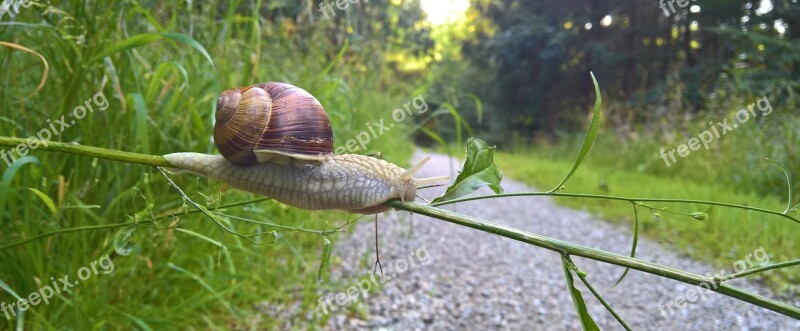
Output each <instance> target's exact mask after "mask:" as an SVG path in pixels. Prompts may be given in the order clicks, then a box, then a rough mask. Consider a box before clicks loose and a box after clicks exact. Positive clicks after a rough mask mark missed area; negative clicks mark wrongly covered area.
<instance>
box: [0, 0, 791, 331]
mask: <svg viewBox="0 0 800 331" xmlns="http://www.w3.org/2000/svg"><path fill="white" fill-rule="evenodd" d="M331 4H332V7H333V10H332V11H329V12H328V14H329V15H328V16H327V17H326V15H325V14H324V12H323V10H321V9H320V8H321V5H322V8H325V6H328V5H331ZM462 5H463V6H462ZM467 5H468V6H467ZM455 7H458V8H461V10H462V11H463V12H460V13H459V15H457V16H456V17H454V18H453V19H452V20H450V21H447V22H446V23H442V22H440V21H435V20H434V19H433V18H434V16H437V17H439V16H441V15H440V14H441V11H444V10H451V9H453V8H455ZM329 8H330V7H329ZM665 8H667V10H668V12H666V14H668V15H666V14H665V11H664V9H662V8H660V7H659V2H657V1H649V0H648V1H644V0H630V1H610V0H601V1H597V0H582V1H579V0H567V1H549V2H548V1H520V0H471V1H466V0H465V1H439V0H425V1H420V0H385V1H381V0H370V1H368V2H367V1H361V2H359V3H356V4H351V5H350V7H348V8H347V9H345V10H340V9H338V8H336V1H334V0H328V1H311V0H305V1H285V0H280V1H279V0H275V1H269V0H265V1H176V2H172V3H170V2H162V1H134V0H124V1H97V2H85V1H60V2H51V1H34V2H32V6H31V7H30V8H20V10H19V13H18V14H16V15H10V14H9V13H8V12H7V13H5V15H3V16H1V17H0V41H4V42H8V43H13V44H17V45H21V46H24V47H27V48H30V49H31V50H33V51H35V52H38V53H40V54H41V55H42V56H43V57H44V58H45V59H46V60H47V63H48V68H49V69H48V70H47V79H46V82H45V85H44V88H43V89H42V90H37V88H36V86H37V85H38V84H39V82H40V80H41V78H42V77H41V75H42V71H43V70H44V66H43V64H42V62H41V60H40V59H39V58H37V57H36V56H35V55H32V54H30V53H26V52H21V51H19V50H16V49H12V48H9V47H2V46H0V63H2V66H1V67H0V68H2V71H1V72H0V86H2V87H0V134H2V135H9V136H19V137H28V136H32V135H34V134H35V133H36V132H37V131H38V130H40V129H42V128H44V127H46V125H47V123H48V122H47V121H48V120H51V121H52V120H55V119H58V118H59V117H60V116H61V115H65V114H68V113H70V112H71V111H72V109H73V107H75V106H76V105H79V104H82V103H83V102H84V100H86V99H88V98H89V97H91V96H93V95H94V94H95V93H97V92H99V91H102V92H103V93H104V94H105V95H106V96H107V97H108V99H109V101H110V107H109V109H108V110H106V111H103V112H95V113H93V114H91V115H90V116H88V117H87V118H85V119H83V120H81V121H79V122H77V124H75V125H73V126H71V127H70V128H68V129H67V130H66V131H65V132H63V133H61V134H60V135H58V136H57V137H55V138H54V139H55V140H59V141H74V142H78V143H81V144H86V145H92V146H99V147H105V148H113V149H119V150H125V151H132V152H141V153H152V154H165V153H170V152H176V151H198V152H209V153H215V152H216V151H215V150H214V147H213V144H212V141H211V139H210V136H211V128H212V123H213V119H212V118H213V107H214V104H215V101H216V97H217V95H218V93H219V92H220V91H221V90H222V89H226V88H230V87H234V86H243V85H249V84H253V83H257V82H263V81H284V82H289V83H292V84H295V85H298V86H301V87H303V88H304V89H306V90H308V91H309V92H311V93H312V94H314V95H315V96H316V97H317V98H318V99H319V100H320V102H321V103H322V105H323V106H324V107H325V108H326V110H327V111H328V113H329V116H330V117H331V120H332V122H333V126H334V132H335V143H336V145H337V146H340V145H342V144H343V143H344V142H345V141H347V140H348V139H350V138H352V137H354V136H355V134H356V133H357V132H359V131H361V130H363V129H364V128H365V123H371V122H375V121H379V120H380V119H387V120H388V119H390V116H391V112H392V110H393V109H396V108H400V107H401V106H402V105H403V104H404V103H405V102H407V101H410V100H411V99H412V98H413V97H414V96H416V95H423V96H424V97H425V100H426V101H427V103H428V104H429V106H430V109H431V111H429V112H428V113H426V114H424V115H422V116H416V117H414V121H413V123H412V121H407V122H404V123H402V124H403V125H402V126H401V128H398V129H393V130H391V131H389V132H388V133H386V134H384V135H382V136H380V137H378V138H377V139H376V140H374V141H373V142H371V143H370V144H369V145H368V148H367V150H365V151H361V152H360V153H363V154H369V153H374V152H382V153H383V157H384V158H385V159H388V160H390V161H393V162H397V163H399V164H401V165H407V161H408V158H409V156H410V154H411V153H412V151H413V149H414V146H413V144H411V143H410V142H412V141H413V142H416V143H417V144H418V145H421V146H430V147H436V148H445V149H448V150H455V149H450V146H451V145H452V146H460V144H462V143H463V141H464V140H465V139H466V137H467V136H469V135H474V136H477V137H480V138H481V139H484V140H487V141H489V142H491V143H493V144H496V145H497V146H498V148H499V149H500V150H502V151H504V152H505V153H501V154H500V155H499V156H498V162H499V163H500V165H501V166H502V167H501V169H503V170H504V171H505V172H506V173H508V174H510V175H511V176H512V177H513V178H516V179H520V180H524V181H526V182H528V183H530V184H534V185H537V186H540V187H549V185H553V184H554V182H553V181H554V180H557V179H559V177H560V176H561V175H562V174H563V171H565V170H566V169H568V168H569V166H570V164H571V163H570V162H571V161H572V160H573V158H574V153H575V152H576V150H577V148H578V147H577V146H579V145H580V141H581V140H582V139H583V138H582V133H583V132H584V130H585V124H586V123H587V122H588V121H587V116H588V114H589V111H590V109H591V105H592V104H593V102H594V94H593V89H592V87H591V80H590V79H589V74H588V73H589V71H592V72H594V74H595V75H596V76H597V77H598V80H599V81H600V86H601V88H602V91H603V96H604V111H605V116H606V117H605V118H604V129H603V130H602V131H601V135H600V136H599V138H598V139H599V140H598V142H597V144H596V145H595V149H594V152H593V153H592V154H591V155H590V157H589V159H588V160H587V162H586V163H585V165H584V166H583V168H582V169H581V170H580V171H579V173H578V174H577V175H576V177H575V179H573V181H572V182H571V183H570V186H569V187H568V189H570V190H572V191H582V192H591V193H602V194H620V195H636V196H649V197H683V198H698V199H699V198H703V199H708V200H722V201H725V202H731V203H739V204H749V205H758V206H765V207H770V208H773V207H774V208H775V209H779V208H783V207H781V206H785V204H786V202H785V201H786V199H788V198H789V194H788V192H787V189H786V182H785V180H784V178H783V174H782V173H781V172H780V171H778V170H777V169H776V168H775V167H774V166H773V165H770V164H769V163H768V162H764V161H763V158H764V157H770V158H773V159H775V160H777V161H778V162H780V163H781V164H783V165H785V166H786V167H787V168H789V169H790V170H793V171H797V170H798V169H800V154H798V153H797V146H800V116H798V111H797V105H798V97H797V88H798V82H799V81H800V52H798V47H800V46H798V45H800V44H798V42H797V39H798V37H800V5H798V4H797V3H796V2H795V1H791V0H771V1H769V0H764V1H722V0H716V1H715V0H705V1H702V2H690V5H689V6H687V7H685V8H680V7H679V6H678V5H677V3H674V8H675V11H674V12H672V11H670V10H669V7H668V6H667V7H665ZM763 96H766V97H768V99H769V100H770V103H771V105H772V106H773V108H774V112H773V113H772V114H770V115H769V116H768V117H759V118H757V119H751V121H750V122H748V123H747V124H746V125H742V126H741V127H740V128H738V129H737V130H736V131H734V132H732V133H729V134H728V135H726V136H724V137H722V138H721V139H718V140H717V141H714V142H713V143H712V144H711V149H710V150H708V151H706V150H700V151H697V152H694V153H692V154H691V155H690V156H689V157H686V158H681V159H679V161H678V163H677V164H676V165H673V166H672V167H666V166H665V164H664V163H663V161H662V160H661V159H660V158H659V151H660V150H661V149H662V148H665V149H672V148H676V147H677V145H679V144H682V143H686V142H687V140H688V139H689V138H692V137H696V136H697V135H698V134H699V133H700V132H701V131H703V130H705V129H706V128H707V123H708V122H709V121H713V122H718V121H722V120H723V119H725V118H731V116H732V114H734V113H735V112H736V111H738V110H739V109H741V108H744V107H746V106H747V105H749V104H752V103H753V102H755V101H756V100H757V99H758V98H761V97H763ZM0 165H1V166H2V167H3V175H2V177H0V217H1V218H0V246H5V245H9V244H12V243H15V242H19V241H21V240H25V239H28V238H32V237H35V236H38V235H42V234H46V233H49V232H52V231H62V230H64V229H70V228H75V227H82V226H93V225H105V224H114V223H119V222H128V221H134V220H137V221H145V220H153V219H158V220H159V221H158V222H157V223H156V224H157V226H155V227H147V226H144V225H140V226H138V227H137V228H136V231H135V232H134V242H135V243H136V245H137V246H136V247H137V248H136V249H135V250H134V252H133V253H132V254H131V255H129V256H126V257H122V256H117V255H115V254H114V253H113V247H112V246H113V245H112V243H113V239H114V236H115V234H116V229H108V230H102V231H82V232H73V233H65V234H60V235H57V236H51V237H47V238H45V239H43V240H38V241H33V242H30V243H27V244H25V245H22V246H15V247H11V248H3V249H0V261H2V263H0V281H2V284H5V285H6V287H7V288H9V289H12V290H13V291H14V292H16V293H18V294H19V295H26V294H27V293H30V292H32V291H34V290H36V289H38V288H39V287H40V286H41V285H42V280H46V279H47V278H49V277H50V276H54V277H58V276H60V275H64V274H70V275H74V274H75V272H76V271H77V270H78V269H79V268H80V267H81V266H84V265H86V264H87V263H88V262H90V261H94V260H96V259H97V258H99V257H100V256H102V255H104V254H112V256H114V262H115V267H116V271H115V272H114V273H113V274H111V275H105V276H103V275H101V276H98V277H96V278H93V279H91V280H89V281H88V282H87V283H89V284H86V285H81V286H80V287H79V288H77V289H76V290H74V291H73V293H72V294H70V295H69V296H63V297H61V298H60V299H59V301H58V302H54V303H51V304H49V305H39V306H37V307H35V308H34V309H32V310H29V311H27V312H25V314H24V317H23V318H17V319H15V320H11V321H6V320H5V319H4V318H0V328H3V329H12V328H14V327H15V326H19V325H21V324H22V325H23V326H27V327H31V328H33V329H60V328H69V329H92V328H97V329H105V328H109V329H129V328H141V329H163V328H167V327H170V326H176V325H177V326H181V327H183V328H202V329H206V328H211V329H227V328H230V327H235V328H250V327H253V328H264V329H268V328H280V327H285V326H287V325H294V326H295V327H301V328H305V327H311V326H313V325H318V324H319V323H324V322H325V319H326V318H327V317H325V316H322V317H319V316H317V317H315V316H314V315H313V314H312V312H313V309H314V308H315V305H316V299H317V298H318V296H319V295H320V294H321V293H327V292H326V291H330V290H331V289H337V288H339V287H337V284H336V282H337V280H332V281H331V282H327V283H322V284H320V283H318V281H317V267H318V266H319V255H320V251H321V250H322V246H323V244H324V240H323V238H322V237H321V236H320V235H319V234H317V233H309V232H304V231H301V230H298V229H299V228H300V227H302V228H310V229H331V228H333V227H335V226H339V225H342V224H344V222H345V221H346V220H347V219H348V216H347V215H345V214H343V213H311V212H304V211H299V210H296V209H293V208H287V207H285V206H283V205H280V204H277V203H273V202H269V201H267V202H258V203H254V204H248V205H246V206H237V207H231V208H227V209H224V210H221V211H220V212H221V213H223V216H224V217H225V219H226V220H227V221H228V222H229V224H228V225H229V226H230V227H231V228H233V229H235V230H237V231H239V232H241V233H245V234H253V233H264V234H263V235H261V236H256V237H254V238H255V239H256V240H257V241H259V242H261V243H262V244H261V245H253V244H252V243H250V242H248V241H246V240H243V239H242V238H238V237H234V236H231V235H229V234H228V235H222V234H221V232H220V231H219V228H217V227H216V226H214V225H213V223H212V222H210V221H209V220H208V219H207V218H203V217H202V216H199V215H185V216H170V217H164V216H169V215H172V214H173V213H176V212H182V211H185V210H188V209H189V208H188V207H187V206H186V205H185V204H184V203H183V201H182V199H181V198H180V196H178V195H177V194H176V193H175V192H174V191H172V190H170V189H169V186H168V185H167V184H166V182H165V180H164V179H163V178H162V177H161V176H160V174H159V173H158V172H155V171H153V170H151V169H145V168H142V167H141V166H134V165H126V164H117V163H113V162H107V161H96V160H92V159H88V158H80V157H72V156H66V155H59V154H51V153H36V152H34V153H31V154H30V155H29V156H27V157H25V158H23V159H20V160H19V162H17V163H15V164H14V165H12V166H11V167H6V166H5V164H2V163H0ZM175 180H176V182H177V183H178V184H179V185H181V186H182V187H183V188H184V190H185V191H187V192H188V193H189V194H190V196H191V197H192V198H193V199H194V200H195V201H198V202H201V203H203V204H205V205H207V206H209V207H215V206H220V205H225V204H228V203H234V202H242V201H247V200H249V199H252V198H254V197H252V196H251V195H249V194H245V193H241V192H235V191H231V190H227V189H226V188H225V187H222V186H221V185H219V184H218V183H214V182H208V181H206V180H204V179H197V178H194V177H192V176H178V177H175ZM654 183H657V184H654ZM794 184H795V185H794V187H798V186H800V181H798V179H797V176H795V177H794ZM28 188H35V189H37V190H39V191H41V192H43V193H44V194H45V195H46V196H47V197H49V198H50V199H51V200H52V201H53V204H54V205H55V207H56V208H55V212H51V210H50V209H49V208H48V207H47V206H46V203H45V200H43V199H41V198H40V197H39V196H37V195H36V194H34V193H32V191H30V190H29V189H28ZM795 193H797V192H795ZM795 196H797V194H795ZM558 201H559V202H562V203H567V204H569V205H571V206H574V207H579V208H580V207H583V208H587V209H590V210H592V211H595V212H598V213H600V214H601V215H604V216H606V217H607V218H609V219H612V220H618V221H625V222H628V221H630V210H629V207H630V206H628V205H624V206H622V207H624V208H625V210H623V209H622V207H620V206H619V205H613V204H605V203H587V202H585V201H572V200H571V201H561V200H558ZM794 203H795V204H796V203H797V201H794ZM685 208H700V206H689V207H685ZM686 211H687V212H694V211H697V210H694V209H692V210H686ZM701 211H707V212H710V213H711V214H712V218H711V219H710V220H709V221H707V222H686V220H683V219H681V218H680V217H679V216H674V215H669V214H665V215H661V216H655V217H652V218H648V219H647V220H643V222H644V224H643V228H644V231H645V233H647V234H649V235H652V236H655V237H657V238H659V240H663V241H664V242H666V243H670V244H674V245H676V246H677V247H678V248H679V249H681V250H682V251H683V252H685V253H687V254H689V255H690V256H692V257H695V258H697V259H700V260H704V261H711V262H716V263H720V264H723V265H726V266H728V265H730V261H732V260H736V259H739V258H741V256H743V255H744V253H746V252H750V251H752V250H753V249H755V248H757V247H759V246H761V245H763V246H764V247H765V248H766V250H767V251H768V252H769V253H770V255H771V257H772V258H773V259H774V260H775V261H777V260H781V259H788V258H797V256H796V255H795V254H796V252H797V251H798V249H799V248H800V243H798V242H796V241H795V240H794V238H796V233H797V231H796V229H794V227H792V225H794V224H787V223H785V220H777V219H772V218H769V219H762V218H761V216H758V215H756V216H754V215H745V214H743V213H738V214H737V213H731V214H726V213H725V212H722V211H719V210H714V211H713V212H712V211H709V210H701ZM240 218H244V219H245V220H244V221H243V220H242V219H240ZM250 221H259V222H262V223H260V224H254V223H253V222H250ZM263 222H270V223H276V224H279V225H280V226H270V225H265V224H264V223H263ZM178 226H179V227H180V228H181V229H186V230H190V231H192V232H193V233H197V234H200V235H202V236H205V237H207V238H211V239H212V240H213V241H217V242H222V243H224V244H225V245H226V249H220V248H219V247H218V245H215V242H213V241H208V240H204V239H202V238H201V237H198V236H194V235H188V234H187V232H182V231H176V230H175V227H178ZM287 227H288V228H287ZM328 237H330V238H331V239H332V240H335V239H336V238H337V236H335V235H329V236H328ZM363 240H364V241H365V247H371V245H368V244H367V242H368V241H371V240H372V238H363ZM373 253H374V252H373V251H371V250H370V249H369V248H365V252H364V261H363V262H364V269H365V270H371V259H372V258H373ZM334 256H335V253H334ZM726 261H727V264H726ZM336 265H337V261H336V259H335V258H334V259H333V263H332V267H333V268H335V267H336ZM773 280H774V283H773V284H777V285H778V286H777V287H778V288H781V289H783V290H788V291H789V293H791V292H792V291H797V288H796V285H793V284H797V280H798V275H797V273H796V272H794V273H791V272H790V271H787V272H784V273H778V274H777V275H774V276H773ZM2 284H0V285H2ZM12 298H13V296H12V295H11V294H10V292H9V291H8V290H6V291H0V301H5V302H10V301H11V300H13V299H12ZM348 309H349V313H351V314H362V313H363V311H364V309H365V308H364V306H363V303H359V304H355V305H353V306H352V307H349V308H348ZM298 323H299V324H298Z"/></svg>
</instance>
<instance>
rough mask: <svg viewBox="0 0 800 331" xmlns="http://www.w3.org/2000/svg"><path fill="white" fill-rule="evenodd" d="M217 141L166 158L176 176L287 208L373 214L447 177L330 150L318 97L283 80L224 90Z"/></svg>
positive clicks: (330, 139)
mask: <svg viewBox="0 0 800 331" xmlns="http://www.w3.org/2000/svg"><path fill="white" fill-rule="evenodd" d="M214 143H215V144H216V146H217V149H218V150H219V151H220V154H222V155H208V154H201V153H173V154H167V155H164V158H166V159H167V161H169V163H171V164H172V165H173V166H174V167H175V168H177V170H178V171H188V172H191V173H194V174H196V175H200V176H204V177H208V178H211V179H214V180H219V181H222V182H224V183H227V184H228V185H230V186H232V187H235V188H238V189H242V190H245V191H248V192H252V193H256V194H260V195H264V196H267V197H271V198H273V199H275V200H277V201H280V202H282V203H285V204H287V205H290V206H294V207H298V208H303V209H309V210H322V209H338V210H344V211H347V212H351V213H361V214H376V213H380V212H383V211H386V210H388V209H389V207H387V206H384V205H383V203H385V202H387V201H389V200H390V199H400V200H402V201H414V199H415V197H416V190H417V188H419V187H422V186H425V185H430V184H432V183H436V182H439V181H442V180H447V179H448V177H433V178H421V179H419V178H414V174H415V173H416V172H417V171H419V170H420V169H421V168H422V166H423V165H424V164H425V163H426V162H427V161H428V160H429V159H430V158H425V159H424V160H422V162H420V163H418V164H417V165H416V166H414V167H412V168H411V169H408V170H406V169H403V168H401V167H400V166H397V165H395V164H392V163H389V162H387V161H384V160H381V159H377V158H374V157H370V156H364V155H357V154H339V155H336V154H334V153H333V129H332V128H331V124H330V121H329V120H328V115H327V114H326V113H325V110H324V109H323V107H322V105H321V104H320V102H319V101H317V99H316V98H314V97H313V96H312V95H311V94H310V93H308V92H306V91H305V90H303V89H301V88H299V87H296V86H293V85H289V84H285V83H262V84H256V85H252V86H247V87H242V88H234V89H230V90H226V91H223V92H222V94H220V97H219V99H218V100H217V113H216V124H215V126H214Z"/></svg>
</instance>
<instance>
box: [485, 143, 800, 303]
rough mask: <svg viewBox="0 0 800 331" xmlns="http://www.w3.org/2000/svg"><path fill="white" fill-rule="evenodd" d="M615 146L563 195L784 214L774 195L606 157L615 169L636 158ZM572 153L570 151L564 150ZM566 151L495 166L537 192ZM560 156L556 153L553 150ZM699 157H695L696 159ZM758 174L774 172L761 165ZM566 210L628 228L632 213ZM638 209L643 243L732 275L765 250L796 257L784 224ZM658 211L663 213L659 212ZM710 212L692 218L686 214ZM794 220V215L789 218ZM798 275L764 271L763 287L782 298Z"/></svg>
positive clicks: (623, 208)
mask: <svg viewBox="0 0 800 331" xmlns="http://www.w3.org/2000/svg"><path fill="white" fill-rule="evenodd" d="M619 146H620V145H619V144H618V143H611V142H610V141H606V142H602V141H601V142H598V143H597V144H596V146H595V149H594V151H593V152H592V153H591V154H590V156H589V157H588V158H587V161H586V162H584V164H583V165H582V167H581V169H580V170H578V172H576V173H575V175H574V176H573V177H572V178H571V179H570V182H569V183H568V184H567V185H566V187H565V189H564V190H563V191H562V192H564V193H585V194H598V195H614V196H622V197H630V198H676V197H679V198H681V199H692V200H705V201H719V202H727V203H732V204H741V205H747V206H752V207H759V208H765V209H771V210H776V211H783V210H784V209H785V208H786V202H785V200H783V199H782V198H779V197H777V196H763V195H759V194H757V193H754V192H749V193H748V192H743V191H741V190H736V189H733V188H731V187H729V186H725V185H721V184H719V183H716V182H714V181H713V180H709V179H704V180H702V181H700V180H693V179H687V178H681V177H680V176H676V177H667V176H660V175H654V174H650V173H646V172H638V171H636V170H631V169H626V168H624V167H618V166H614V165H613V164H612V165H609V164H608V163H605V162H603V159H605V158H607V157H613V156H614V155H617V156H619V159H621V160H620V163H625V162H626V161H627V162H631V160H629V158H635V157H637V154H633V153H627V152H626V151H625V150H624V149H623V150H620V147H619ZM570 147H571V149H572V150H573V152H572V153H573V154H574V150H575V149H576V148H577V147H575V146H570ZM567 149H568V148H567V146H563V145H559V146H558V147H552V146H551V147H549V148H548V147H542V148H534V149H531V150H528V151H520V152H515V153H502V152H499V153H497V154H496V157H495V162H496V163H497V164H498V166H499V167H500V169H502V170H503V173H504V174H505V175H506V176H508V177H510V178H513V179H518V180H521V181H523V182H525V183H527V184H529V185H535V186H536V187H538V188H539V189H540V190H543V189H547V188H549V187H552V186H553V185H555V183H557V180H558V179H560V178H561V176H563V173H564V169H569V167H570V166H571V165H572V162H574V156H570V155H566V154H561V153H560V151H561V150H567ZM556 150H557V151H558V152H557V151H556ZM696 157H700V156H696ZM761 169H762V171H774V172H776V173H780V170H779V169H778V168H776V167H775V166H774V165H772V164H770V163H769V162H764V164H763V167H762V168H761ZM554 200H555V201H556V202H557V203H559V204H562V205H564V206H569V207H573V208H578V209H583V210H586V211H589V212H591V213H593V214H596V215H599V216H601V217H603V218H604V219H607V220H610V221H612V222H615V223H618V224H624V225H625V226H626V227H629V228H631V229H632V227H633V217H634V213H633V209H632V207H631V204H630V203H628V202H625V201H609V200H603V199H590V198H571V197H556V198H554ZM644 205H645V206H647V207H649V208H651V209H648V208H647V207H639V220H640V230H641V231H642V233H643V234H644V235H646V236H648V237H649V238H651V239H653V240H656V241H658V242H659V243H663V244H665V245H667V244H668V245H674V246H675V247H677V248H678V249H679V250H680V252H682V253H684V254H686V255H688V256H690V257H692V258H694V259H697V260H700V261H706V262H711V263H714V264H715V265H717V266H719V267H723V268H727V269H729V270H730V269H731V264H732V263H733V261H736V260H739V259H741V258H742V257H743V256H745V255H746V254H747V253H749V252H751V251H753V250H755V249H758V248H759V247H764V249H765V250H766V251H767V253H768V254H769V256H770V261H771V262H780V261H788V260H791V259H795V258H797V256H796V252H797V251H798V250H800V243H798V242H797V241H796V240H794V238H795V237H796V233H797V226H798V224H796V223H794V222H791V221H790V220H787V219H785V218H782V217H779V216H774V215H764V214H760V213H754V212H752V211H743V210H736V209H729V208H723V207H718V206H716V207H710V206H706V205H695V204H686V203H655V202H652V203H650V202H646V203H644ZM662 208H663V209H662ZM696 212H701V213H706V214H708V215H709V216H708V218H707V219H704V220H698V219H696V218H694V217H692V215H691V214H692V213H696ZM795 214H796V213H795ZM797 277H798V274H797V272H795V271H793V270H792V269H783V270H779V271H775V272H772V273H768V277H767V279H768V280H769V283H770V284H771V285H772V286H774V287H777V288H778V289H779V290H780V292H787V291H788V293H795V292H797V291H798V290H800V289H798V288H796V284H797V282H798V278H797Z"/></svg>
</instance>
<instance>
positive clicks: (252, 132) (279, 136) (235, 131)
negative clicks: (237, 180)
mask: <svg viewBox="0 0 800 331" xmlns="http://www.w3.org/2000/svg"><path fill="white" fill-rule="evenodd" d="M216 120H217V122H216V124H215V126H214V142H215V143H216V145H217V148H218V149H219V151H220V153H221V154H222V156H224V157H225V159H227V160H228V161H230V162H231V163H233V164H236V165H252V164H256V163H264V162H268V161H270V160H271V159H273V158H274V157H276V156H288V157H291V158H295V159H301V160H319V159H321V158H322V157H325V156H328V155H330V154H333V130H332V128H331V123H330V121H329V120H328V115H327V114H326V113H325V109H323V108H322V105H321V104H320V103H319V101H317V99H316V98H314V97H313V96H312V95H311V94H310V93H308V92H306V91H305V90H303V89H301V88H299V87H296V86H293V85H289V84H285V83H262V84H256V85H252V86H248V87H241V88H235V89H230V90H225V91H223V92H222V94H220V96H219V100H217V115H216Z"/></svg>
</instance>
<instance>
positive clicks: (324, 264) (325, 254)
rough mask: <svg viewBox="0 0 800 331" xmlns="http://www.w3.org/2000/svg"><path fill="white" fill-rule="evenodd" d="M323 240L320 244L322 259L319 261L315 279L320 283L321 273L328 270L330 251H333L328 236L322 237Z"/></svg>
mask: <svg viewBox="0 0 800 331" xmlns="http://www.w3.org/2000/svg"><path fill="white" fill-rule="evenodd" d="M322 239H323V240H325V242H324V244H323V245H322V259H321V261H320V262H319V271H318V272H317V280H318V281H319V282H320V283H321V282H322V275H323V274H324V273H325V271H326V270H328V266H329V265H330V262H331V252H333V244H332V243H331V240H330V239H328V237H322Z"/></svg>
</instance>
